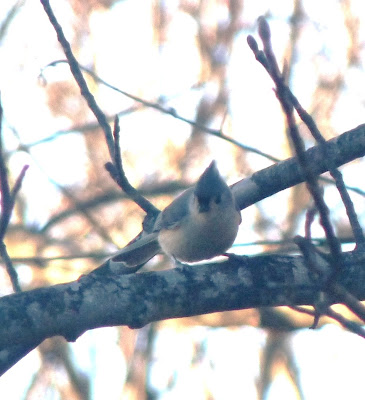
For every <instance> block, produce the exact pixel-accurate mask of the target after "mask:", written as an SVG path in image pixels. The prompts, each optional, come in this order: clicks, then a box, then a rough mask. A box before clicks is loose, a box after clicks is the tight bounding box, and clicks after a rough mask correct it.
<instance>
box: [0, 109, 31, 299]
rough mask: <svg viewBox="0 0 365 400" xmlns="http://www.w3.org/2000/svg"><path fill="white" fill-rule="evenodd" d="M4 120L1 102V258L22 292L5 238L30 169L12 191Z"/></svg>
mask: <svg viewBox="0 0 365 400" xmlns="http://www.w3.org/2000/svg"><path fill="white" fill-rule="evenodd" d="M2 120H3V108H2V105H1V102H0V193H1V218H0V256H1V258H2V259H3V261H4V264H5V267H6V271H7V273H8V275H9V278H10V281H11V284H12V286H13V290H14V291H15V292H21V287H20V284H19V279H18V274H17V272H16V270H15V268H14V266H13V263H12V261H11V258H10V257H9V254H8V252H7V249H6V246H5V243H4V236H5V233H6V231H7V229H8V225H9V221H10V218H11V214H12V212H13V208H14V204H15V197H16V195H17V194H18V192H19V190H20V187H21V184H22V181H23V179H24V175H25V172H26V170H27V169H28V165H25V166H24V167H23V168H22V170H21V172H20V174H19V176H18V178H17V180H16V181H15V185H14V187H13V189H12V191H10V186H9V180H8V173H7V168H6V165H5V160H4V156H3V154H4V151H3V150H4V149H3V141H2Z"/></svg>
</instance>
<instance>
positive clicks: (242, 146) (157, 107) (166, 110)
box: [28, 60, 365, 196]
mask: <svg viewBox="0 0 365 400" xmlns="http://www.w3.org/2000/svg"><path fill="white" fill-rule="evenodd" d="M60 63H67V64H68V61H67V60H58V61H53V62H52V63H50V64H48V65H46V66H45V67H44V68H43V69H42V71H44V70H45V69H46V68H47V67H50V66H55V65H57V64H60ZM79 68H80V69H81V70H82V71H84V72H86V73H87V74H89V75H90V76H91V77H92V78H93V79H94V80H95V81H96V82H99V83H101V84H103V85H104V86H106V87H108V88H110V89H112V90H115V91H116V92H118V93H121V94H123V95H124V96H126V97H128V98H130V99H132V100H134V101H135V102H137V103H139V104H141V105H142V106H144V107H148V108H152V109H155V110H157V111H160V112H161V113H163V114H166V115H170V116H171V117H173V118H176V119H178V120H180V121H183V122H185V123H187V124H189V125H191V126H193V127H194V128H197V129H198V130H201V131H203V132H205V133H209V134H211V135H213V136H216V137H219V138H221V139H223V140H225V141H226V142H228V143H231V144H233V145H235V146H237V147H239V148H240V149H242V150H244V151H247V152H250V153H253V154H257V155H259V156H261V157H264V158H266V159H268V160H270V161H273V162H280V161H282V160H281V159H279V158H277V157H274V156H272V155H271V154H268V153H265V152H263V151H261V150H259V149H257V148H255V147H251V146H248V145H245V144H243V143H241V142H239V141H237V140H235V139H233V138H231V137H229V136H227V135H226V134H224V132H223V124H224V118H223V120H222V122H221V127H220V129H214V128H209V127H207V126H204V125H201V124H199V123H197V122H196V121H193V120H190V119H188V118H185V117H183V116H181V115H179V114H178V113H177V112H176V110H175V109H174V108H172V107H165V106H163V105H161V104H159V103H156V102H151V101H148V100H145V99H142V98H140V97H137V96H135V95H133V94H131V93H128V92H126V91H124V90H122V89H119V88H117V87H116V86H113V85H111V84H110V83H108V82H106V81H105V80H104V79H102V78H100V77H99V76H98V75H97V74H95V72H94V71H92V70H90V69H88V68H86V67H83V66H81V65H79ZM41 74H42V72H41ZM139 109H140V107H130V108H129V109H127V110H124V111H121V112H120V113H118V116H119V117H120V116H121V115H124V114H127V113H131V112H134V111H137V110H139ZM109 119H111V118H110V117H108V118H107V120H109ZM92 128H94V126H90V124H88V125H87V126H86V127H83V126H81V127H77V126H76V127H72V128H70V129H68V130H65V131H60V132H56V133H55V134H54V135H52V136H50V137H48V138H45V139H41V140H39V141H37V142H34V143H31V144H29V145H28V147H31V146H36V145H38V144H41V143H44V142H46V141H50V140H53V139H54V138H56V137H58V136H59V135H64V134H67V133H74V131H78V130H90V129H92ZM319 179H320V180H321V181H323V182H327V183H330V184H335V182H334V181H333V180H332V179H330V178H326V177H322V176H321V177H319ZM346 188H347V190H351V191H353V192H355V193H357V194H360V195H361V196H365V192H364V191H363V190H361V189H359V188H356V187H351V186H346Z"/></svg>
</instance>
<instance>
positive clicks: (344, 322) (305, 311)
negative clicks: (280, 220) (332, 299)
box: [290, 306, 365, 338]
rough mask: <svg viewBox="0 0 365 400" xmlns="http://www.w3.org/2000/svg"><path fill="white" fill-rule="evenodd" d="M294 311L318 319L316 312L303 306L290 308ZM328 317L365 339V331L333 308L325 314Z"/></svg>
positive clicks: (328, 309)
mask: <svg viewBox="0 0 365 400" xmlns="http://www.w3.org/2000/svg"><path fill="white" fill-rule="evenodd" d="M290 308H291V309H292V310H294V311H298V312H300V313H302V314H307V315H310V316H312V317H314V318H316V315H317V314H316V311H315V310H311V309H308V308H304V307H301V306H291V307H290ZM325 314H326V315H327V316H328V317H330V318H332V319H334V320H335V321H337V322H339V323H340V324H341V325H342V326H343V327H344V328H346V329H347V330H349V331H350V332H352V333H355V334H356V335H359V336H361V337H363V338H365V330H364V329H363V328H362V327H361V326H360V325H359V324H357V323H356V322H353V321H350V320H348V319H347V318H345V317H344V316H343V315H341V314H340V313H338V312H336V311H334V310H333V309H332V308H331V307H328V308H327V310H326V313H325Z"/></svg>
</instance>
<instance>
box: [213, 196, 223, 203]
mask: <svg viewBox="0 0 365 400" xmlns="http://www.w3.org/2000/svg"><path fill="white" fill-rule="evenodd" d="M221 201H222V196H221V195H220V194H219V195H218V196H217V197H216V198H215V202H216V204H219V203H220V202H221Z"/></svg>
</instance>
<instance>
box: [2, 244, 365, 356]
mask: <svg viewBox="0 0 365 400" xmlns="http://www.w3.org/2000/svg"><path fill="white" fill-rule="evenodd" d="M344 260H345V263H346V268H344V270H343V271H341V273H340V276H339V280H338V282H339V284H341V285H342V286H343V287H344V288H345V289H346V290H347V291H349V292H351V294H352V295H354V296H356V297H357V298H359V299H365V269H364V268H363V265H364V262H365V256H364V254H362V253H360V252H357V253H345V254H344ZM317 264H318V265H321V268H322V270H323V271H328V273H330V272H331V268H330V266H329V264H328V262H327V261H326V259H325V258H323V257H322V256H318V260H317ZM116 272H117V271H110V270H109V269H108V268H107V266H106V268H104V269H103V268H101V269H97V270H95V271H94V272H92V273H90V274H89V275H86V276H81V277H80V278H79V279H78V280H77V281H75V282H71V283H67V284H62V285H55V286H52V287H48V288H41V289H35V290H31V291H29V292H24V293H19V294H14V295H10V296H5V297H3V298H2V299H1V300H0V349H2V350H4V349H5V348H7V347H9V346H10V347H11V346H15V345H18V344H22V345H24V346H27V345H31V344H32V343H35V342H41V341H42V340H44V339H45V338H47V337H51V336H55V335H62V336H64V337H65V338H66V339H67V340H71V341H73V340H76V339H77V338H78V337H79V336H80V335H81V334H82V333H83V332H85V331H87V330H89V329H93V328H97V327H103V326H114V325H128V326H130V327H132V328H140V327H142V326H144V325H146V324H148V323H150V322H152V321H158V320H162V319H168V318H175V317H186V316H192V315H199V314H205V313H210V312H215V311H225V310H235V309H243V308H251V307H264V306H282V305H288V306H294V305H303V304H305V305H313V304H315V303H316V302H317V300H318V296H319V293H320V292H321V291H322V290H325V287H324V286H323V284H324V282H325V279H326V278H325V275H326V274H324V275H323V278H320V279H319V278H318V277H315V276H314V274H313V273H312V272H311V271H309V270H308V268H307V267H306V265H305V262H304V260H303V257H301V256H281V255H269V256H257V257H250V258H248V257H243V258H241V257H234V258H231V259H229V260H228V261H226V262H222V263H216V264H205V265H199V266H184V267H181V268H175V269H173V270H168V271H161V272H146V273H142V274H131V275H119V274H117V273H116ZM322 286H323V287H322ZM331 296H332V294H331ZM333 296H334V295H333ZM338 301H340V298H336V297H331V298H330V303H335V302H338Z"/></svg>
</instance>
